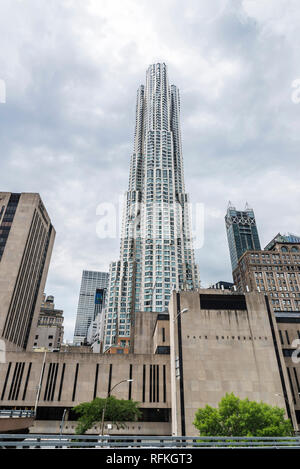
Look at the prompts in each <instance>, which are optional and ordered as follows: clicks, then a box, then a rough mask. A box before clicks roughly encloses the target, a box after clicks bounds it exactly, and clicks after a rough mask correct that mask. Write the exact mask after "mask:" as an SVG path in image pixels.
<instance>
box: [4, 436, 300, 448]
mask: <svg viewBox="0 0 300 469" xmlns="http://www.w3.org/2000/svg"><path fill="white" fill-rule="evenodd" d="M0 448H18V449H23V448H30V449H39V448H47V449H51V448H53V449H54V448H60V449H68V448H227V449H234V448H238V449H252V448H259V449H272V448H274V449H275V448H286V449H295V448H296V449H300V437H280V438H278V437H263V438H260V437H219V436H217V437H204V436H203V437H201V436H199V437H187V436H184V437H181V436H178V437H177V436H164V437H162V436H111V435H109V436H108V435H104V436H97V435H61V436H60V435H43V434H27V435H20V434H16V435H12V434H9V435H7V434H3V435H1V434H0Z"/></svg>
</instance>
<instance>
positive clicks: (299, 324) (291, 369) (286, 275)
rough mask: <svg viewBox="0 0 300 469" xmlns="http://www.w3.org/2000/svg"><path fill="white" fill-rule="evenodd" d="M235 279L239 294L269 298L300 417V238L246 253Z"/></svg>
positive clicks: (281, 237)
mask: <svg viewBox="0 0 300 469" xmlns="http://www.w3.org/2000/svg"><path fill="white" fill-rule="evenodd" d="M233 278H234V282H235V284H236V286H237V289H238V290H239V291H241V292H243V291H246V290H250V291H261V292H264V293H266V294H267V295H268V297H269V304H270V309H271V311H272V313H273V316H274V317H275V318H276V322H277V328H278V333H279V339H278V344H279V347H280V348H281V351H282V355H283V357H284V361H285V365H286V368H287V373H288V379H289V383H290V386H291V391H292V394H293V402H294V406H295V409H296V413H297V414H300V398H299V393H300V385H299V383H300V376H299V375H298V372H297V368H296V367H295V364H294V363H293V360H292V355H293V353H294V352H295V349H297V348H298V345H299V343H298V342H297V341H299V339H300V238H299V237H298V236H294V235H290V234H289V235H281V234H280V233H279V234H278V235H276V236H275V237H274V238H273V239H272V241H270V243H268V245H267V246H266V247H265V249H264V250H257V251H248V252H245V253H244V254H243V256H242V257H241V258H240V260H239V262H238V265H237V268H236V269H235V270H234V272H233Z"/></svg>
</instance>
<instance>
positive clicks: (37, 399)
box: [34, 351, 47, 418]
mask: <svg viewBox="0 0 300 469" xmlns="http://www.w3.org/2000/svg"><path fill="white" fill-rule="evenodd" d="M46 355H47V351H45V353H44V360H43V364H42V369H41V373H40V380H39V384H38V387H37V393H36V399H35V405H34V416H35V418H36V412H37V407H38V402H39V398H40V393H41V387H42V379H43V372H44V368H45V362H46Z"/></svg>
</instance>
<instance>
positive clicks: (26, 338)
mask: <svg viewBox="0 0 300 469" xmlns="http://www.w3.org/2000/svg"><path fill="white" fill-rule="evenodd" d="M54 238H55V230H54V228H53V226H52V224H51V220H50V218H49V215H48V214H47V211H46V209H45V207H44V205H43V202H42V200H41V198H40V196H39V194H30V193H26V194H25V193H22V194H13V193H10V192H0V339H2V340H4V341H5V342H6V344H7V345H6V347H7V349H13V350H17V351H19V350H24V349H27V350H31V349H32V346H33V341H34V337H33V334H34V333H35V328H36V326H37V322H38V317H39V312H40V306H41V301H42V295H43V292H44V287H45V283H46V279H47V273H48V267H49V263H50V258H51V253H52V248H53V243H54Z"/></svg>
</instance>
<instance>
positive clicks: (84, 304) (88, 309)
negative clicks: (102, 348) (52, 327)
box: [74, 270, 109, 345]
mask: <svg viewBox="0 0 300 469" xmlns="http://www.w3.org/2000/svg"><path fill="white" fill-rule="evenodd" d="M108 278H109V274H108V273H107V272H95V271H90V270H84V271H83V273H82V280H81V287H80V293H79V301H78V308H77V317H76V325H75V331H74V344H76V345H80V344H83V343H84V342H85V341H86V339H87V333H88V329H89V326H90V324H91V323H92V321H94V319H95V318H96V316H97V315H99V314H101V311H102V308H103V307H104V304H105V296H106V290H107V287H108Z"/></svg>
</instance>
